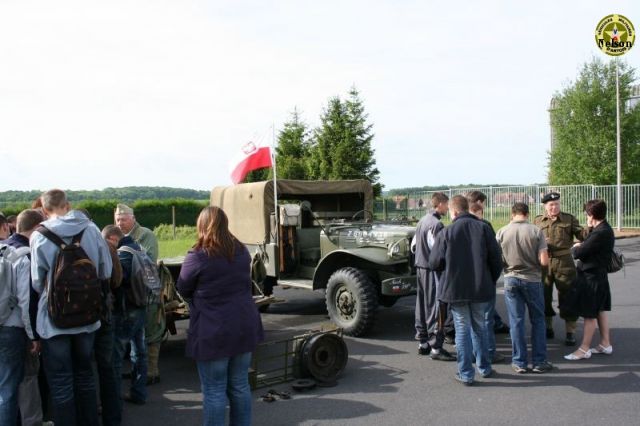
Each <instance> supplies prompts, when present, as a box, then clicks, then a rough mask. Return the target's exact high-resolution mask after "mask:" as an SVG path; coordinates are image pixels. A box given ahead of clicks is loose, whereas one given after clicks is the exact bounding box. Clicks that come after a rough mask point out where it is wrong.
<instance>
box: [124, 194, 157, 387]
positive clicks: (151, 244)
mask: <svg viewBox="0 0 640 426" xmlns="http://www.w3.org/2000/svg"><path fill="white" fill-rule="evenodd" d="M116 225H118V228H120V229H121V230H122V232H123V233H124V234H125V235H127V236H130V237H131V238H132V239H133V241H135V242H136V243H138V244H139V245H140V246H141V247H142V248H143V249H144V250H145V251H146V252H147V254H148V255H149V257H150V258H151V260H153V261H154V262H157V261H158V239H157V238H156V236H155V234H154V233H153V231H151V230H150V229H148V228H145V227H142V226H140V224H139V223H138V222H137V221H136V218H135V216H134V214H133V209H132V208H131V207H129V206H127V205H125V204H118V206H117V207H116ZM165 326H166V323H165V317H164V310H163V306H162V303H161V301H160V300H157V301H153V302H151V303H149V306H147V320H146V325H145V341H146V342H147V356H148V358H147V359H148V363H149V365H148V371H147V373H148V379H147V381H148V384H149V385H153V384H156V383H158V382H159V381H160V370H159V368H158V360H159V358H160V344H161V343H162V338H163V336H164V332H165ZM131 355H132V358H133V359H135V357H136V354H135V353H134V352H133V351H132V354H131Z"/></svg>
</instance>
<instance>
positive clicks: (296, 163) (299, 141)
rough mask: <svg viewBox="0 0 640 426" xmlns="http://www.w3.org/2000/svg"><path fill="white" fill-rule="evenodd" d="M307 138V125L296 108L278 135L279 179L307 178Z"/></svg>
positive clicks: (277, 159) (277, 165)
mask: <svg viewBox="0 0 640 426" xmlns="http://www.w3.org/2000/svg"><path fill="white" fill-rule="evenodd" d="M307 138H308V131H307V126H306V125H305V124H304V123H303V122H302V120H301V119H300V114H299V113H298V110H297V109H295V108H294V110H293V112H292V113H291V119H290V120H289V121H288V122H286V123H285V124H284V128H283V129H282V130H281V131H280V134H279V135H278V147H277V148H276V167H277V173H278V178H279V179H280V178H282V179H301V180H304V179H307V169H306V162H307V155H308V151H309V146H308V141H307Z"/></svg>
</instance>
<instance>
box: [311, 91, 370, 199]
mask: <svg viewBox="0 0 640 426" xmlns="http://www.w3.org/2000/svg"><path fill="white" fill-rule="evenodd" d="M367 118H368V115H367V114H366V113H365V111H364V104H363V102H362V100H361V99H360V96H359V93H358V91H357V89H356V88H355V87H354V88H352V89H351V90H350V91H349V98H348V99H347V100H346V101H342V100H341V99H340V98H339V97H338V96H336V97H334V98H331V99H330V100H329V104H328V105H327V108H326V109H325V110H324V111H323V115H322V116H321V117H320V120H321V124H320V126H319V127H318V128H316V129H315V131H314V141H313V145H312V149H311V155H310V156H309V161H308V173H309V177H310V178H311V179H327V180H340V179H368V180H369V181H370V182H371V183H372V184H373V185H374V190H375V193H376V194H379V193H380V192H381V189H382V187H381V185H380V184H379V183H378V180H379V176H380V172H379V171H378V169H377V168H376V166H375V164H376V161H375V156H374V150H373V148H372V147H371V142H372V140H373V136H374V135H373V133H372V128H373V125H372V124H368V123H367Z"/></svg>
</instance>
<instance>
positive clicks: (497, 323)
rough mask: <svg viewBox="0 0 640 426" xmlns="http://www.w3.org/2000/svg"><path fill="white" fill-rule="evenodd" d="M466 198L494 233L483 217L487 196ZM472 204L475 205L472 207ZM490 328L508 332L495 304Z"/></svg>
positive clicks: (471, 194)
mask: <svg viewBox="0 0 640 426" xmlns="http://www.w3.org/2000/svg"><path fill="white" fill-rule="evenodd" d="M467 200H468V201H469V211H470V212H471V213H473V214H475V215H476V216H478V217H479V218H480V219H482V221H483V222H484V223H486V224H487V225H489V227H490V228H491V230H492V231H493V232H494V233H495V230H494V229H493V225H492V224H491V222H489V221H488V220H486V219H485V218H484V210H485V206H486V204H487V196H486V195H485V194H484V193H483V192H480V191H471V192H470V193H468V194H467ZM474 205H475V206H476V207H474ZM478 207H479V209H478ZM474 210H475V212H474ZM491 328H492V329H493V331H494V333H495V334H508V333H509V326H508V325H507V324H505V323H504V321H502V318H501V317H500V314H498V311H496V310H495V304H494V308H493V324H492V325H491ZM498 355H500V354H498Z"/></svg>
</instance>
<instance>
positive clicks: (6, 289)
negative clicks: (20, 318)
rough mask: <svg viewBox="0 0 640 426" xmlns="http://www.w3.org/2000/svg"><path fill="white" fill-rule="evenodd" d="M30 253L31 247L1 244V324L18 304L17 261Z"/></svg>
mask: <svg viewBox="0 0 640 426" xmlns="http://www.w3.org/2000/svg"><path fill="white" fill-rule="evenodd" d="M27 253H29V247H21V248H19V249H14V248H13V247H11V246H8V245H6V244H1V245H0V325H2V324H4V323H5V321H6V320H7V319H9V317H10V316H11V312H13V308H15V307H16V306H17V305H18V298H17V297H16V290H17V289H16V284H17V283H16V279H17V278H16V276H15V273H14V269H13V268H14V265H15V263H16V262H17V261H18V260H19V259H20V258H21V257H22V256H24V255H26V254H27Z"/></svg>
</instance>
